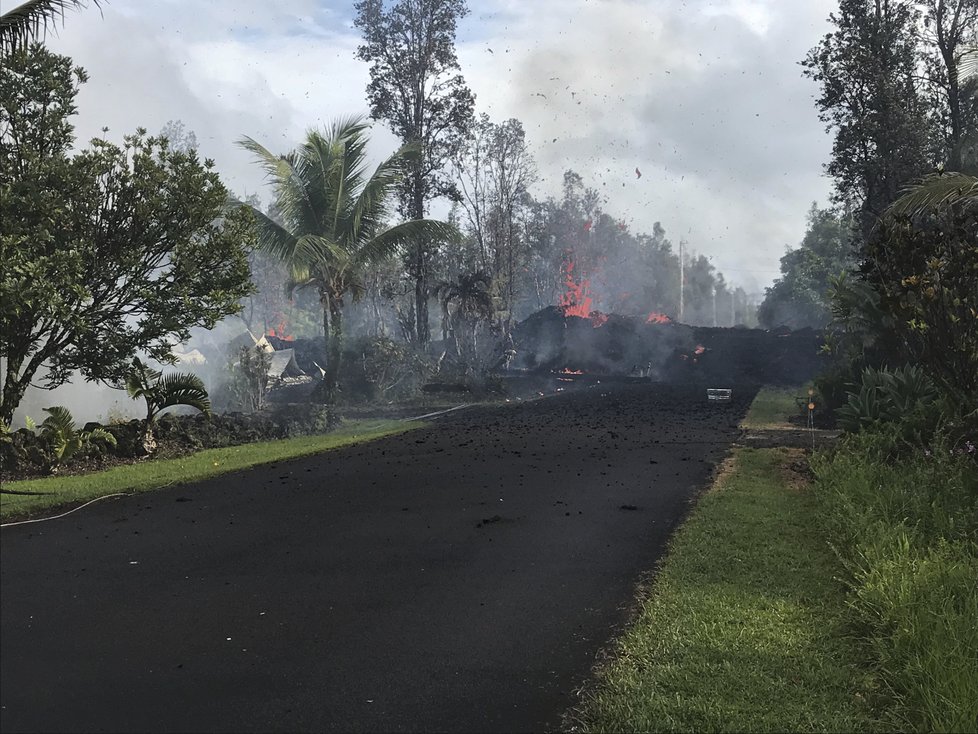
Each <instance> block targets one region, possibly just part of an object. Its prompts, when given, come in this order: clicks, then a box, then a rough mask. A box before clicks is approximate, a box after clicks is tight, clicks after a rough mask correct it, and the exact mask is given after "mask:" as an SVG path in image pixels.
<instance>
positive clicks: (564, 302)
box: [558, 252, 593, 319]
mask: <svg viewBox="0 0 978 734" xmlns="http://www.w3.org/2000/svg"><path fill="white" fill-rule="evenodd" d="M563 270H564V294H563V295H562V296H561V297H560V303H559V304H558V305H559V306H560V307H561V308H562V309H563V311H564V316H578V317H580V318H582V319H586V318H589V317H590V315H591V302H592V300H593V299H592V298H591V294H590V293H589V291H590V289H591V281H590V280H588V279H587V278H584V277H583V276H581V277H580V281H578V279H577V277H575V275H574V260H573V259H572V258H571V255H570V253H569V252H568V253H566V256H565V260H564V266H563Z"/></svg>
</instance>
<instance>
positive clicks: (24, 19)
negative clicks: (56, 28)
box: [0, 0, 103, 54]
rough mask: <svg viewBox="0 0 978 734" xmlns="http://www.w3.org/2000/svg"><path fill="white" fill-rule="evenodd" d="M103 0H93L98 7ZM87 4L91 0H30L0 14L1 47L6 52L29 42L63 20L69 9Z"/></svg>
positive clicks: (80, 7) (0, 49)
mask: <svg viewBox="0 0 978 734" xmlns="http://www.w3.org/2000/svg"><path fill="white" fill-rule="evenodd" d="M102 1H103V0H92V3H93V4H94V5H95V7H97V8H99V7H101V6H100V3H101V2H102ZM87 5H88V0H28V2H25V3H21V4H20V5H18V6H16V7H15V8H14V9H13V10H8V11H7V12H5V13H2V14H0V51H2V52H3V53H4V54H6V53H8V52H13V51H15V50H16V49H18V48H20V47H21V46H26V45H27V44H28V43H30V42H31V41H32V40H34V39H36V38H38V37H39V36H43V35H44V34H45V33H47V30H48V27H49V26H51V25H54V23H55V22H56V21H58V20H60V21H61V22H62V23H64V17H65V12H66V11H67V10H69V9H74V10H82V9H84V8H85V7H86V6H87Z"/></svg>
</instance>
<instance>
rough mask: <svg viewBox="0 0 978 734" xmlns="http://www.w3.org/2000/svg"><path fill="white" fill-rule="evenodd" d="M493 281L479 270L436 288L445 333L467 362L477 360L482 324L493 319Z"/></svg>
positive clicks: (447, 281)
mask: <svg viewBox="0 0 978 734" xmlns="http://www.w3.org/2000/svg"><path fill="white" fill-rule="evenodd" d="M491 283H492V279H491V278H490V277H489V275H488V274H486V273H485V272H484V271H482V270H478V271H476V272H474V273H462V274H460V275H459V276H458V278H457V279H455V280H446V281H442V282H440V283H438V284H437V285H436V286H435V288H434V291H433V292H434V294H435V296H437V297H438V300H439V301H440V303H441V309H442V322H443V324H444V327H443V330H444V331H445V332H446V334H445V336H446V338H448V337H451V338H453V339H454V341H455V351H456V353H457V354H458V356H459V357H461V358H462V359H463V360H465V361H466V362H467V363H471V362H474V360H475V356H476V353H477V351H478V344H477V341H476V338H477V337H476V334H477V331H478V327H479V323H480V322H482V321H491V320H492V316H493V310H494V309H493V303H492V294H491V293H490V292H489V286H490V285H491ZM453 305H454V307H455V308H454V311H453V310H452V306H453Z"/></svg>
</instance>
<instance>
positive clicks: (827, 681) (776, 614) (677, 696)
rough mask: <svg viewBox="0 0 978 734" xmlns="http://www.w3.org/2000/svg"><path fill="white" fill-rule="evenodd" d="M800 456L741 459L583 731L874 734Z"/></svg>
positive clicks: (708, 505)
mask: <svg viewBox="0 0 978 734" xmlns="http://www.w3.org/2000/svg"><path fill="white" fill-rule="evenodd" d="M800 456H801V452H800V451H798V450H792V449H739V450H737V451H736V453H735V455H734V457H733V460H732V468H731V469H730V470H728V471H727V472H726V473H725V474H723V475H722V476H721V478H720V480H719V481H718V482H717V485H716V486H715V487H714V488H713V489H712V490H711V491H710V492H708V493H707V494H706V495H705V496H704V497H703V498H702V499H701V500H700V502H699V503H698V505H697V507H696V508H695V510H694V511H693V513H692V514H691V516H690V517H689V519H688V520H687V521H686V523H685V524H684V525H683V526H682V528H680V530H679V531H678V532H677V534H676V536H675V537H674V539H673V541H672V543H671V547H670V552H669V555H668V556H667V558H666V560H665V562H664V565H663V567H662V569H661V570H660V572H659V574H658V576H657V578H656V580H655V583H654V585H653V587H652V589H651V593H650V595H649V596H648V597H647V598H645V599H644V600H643V601H642V603H641V608H640V612H639V616H638V618H637V619H636V621H635V622H634V623H633V625H632V627H631V628H630V629H629V630H628V631H627V633H626V634H625V635H624V637H623V638H622V639H621V640H619V641H618V644H617V647H616V649H615V650H614V656H613V659H612V660H611V662H610V663H608V664H606V665H605V666H604V668H603V669H601V670H600V671H599V673H598V678H597V681H596V682H595V685H594V688H593V690H592V691H591V692H590V693H588V694H587V695H586V696H585V700H584V703H583V704H582V706H581V708H580V709H579V710H578V711H576V712H575V714H574V715H573V719H574V721H573V722H572V727H571V728H572V729H575V730H582V731H855V730H867V729H871V728H873V727H872V722H871V720H870V718H869V713H868V707H867V706H866V705H865V704H864V702H863V698H862V694H860V691H861V690H864V689H865V688H866V680H864V679H863V678H862V674H861V673H860V671H859V667H858V665H857V662H858V661H857V660H856V656H855V651H854V649H853V648H852V646H851V642H850V641H849V640H848V639H847V637H846V634H847V632H846V628H845V625H846V621H845V600H844V596H843V592H842V590H841V589H840V587H839V586H838V584H837V583H836V582H835V581H834V580H833V575H834V574H835V573H836V572H837V570H838V568H837V566H836V562H835V559H834V557H833V555H832V553H831V551H830V550H829V548H828V547H827V546H826V544H825V542H824V541H823V540H822V539H821V538H820V537H818V536H817V535H816V534H815V533H813V532H812V528H813V527H814V526H815V513H816V506H815V501H814V498H813V496H812V493H811V492H810V490H809V488H808V486H807V484H806V483H805V482H804V481H803V480H801V479H800V478H798V477H797V475H796V476H794V477H792V476H791V474H790V471H789V469H788V468H787V467H788V466H789V465H790V463H791V462H792V461H794V460H796V459H797V458H799V457H800Z"/></svg>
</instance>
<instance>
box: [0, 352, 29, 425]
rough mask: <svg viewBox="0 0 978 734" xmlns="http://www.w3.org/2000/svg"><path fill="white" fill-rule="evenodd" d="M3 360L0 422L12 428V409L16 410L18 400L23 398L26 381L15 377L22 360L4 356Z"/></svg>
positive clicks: (0, 389) (0, 388) (0, 386)
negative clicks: (12, 360)
mask: <svg viewBox="0 0 978 734" xmlns="http://www.w3.org/2000/svg"><path fill="white" fill-rule="evenodd" d="M4 361H5V365H4V368H5V370H4V371H5V374H4V375H3V384H2V385H0V422H3V423H6V424H7V426H10V427H11V428H12V426H11V423H13V420H14V411H15V410H17V406H18V405H20V401H21V400H23V399H24V393H25V392H26V391H27V381H26V380H23V379H21V380H18V379H17V372H18V370H20V365H21V364H22V362H23V360H17V361H16V362H11V361H10V359H9V358H6V359H5V360H4Z"/></svg>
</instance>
